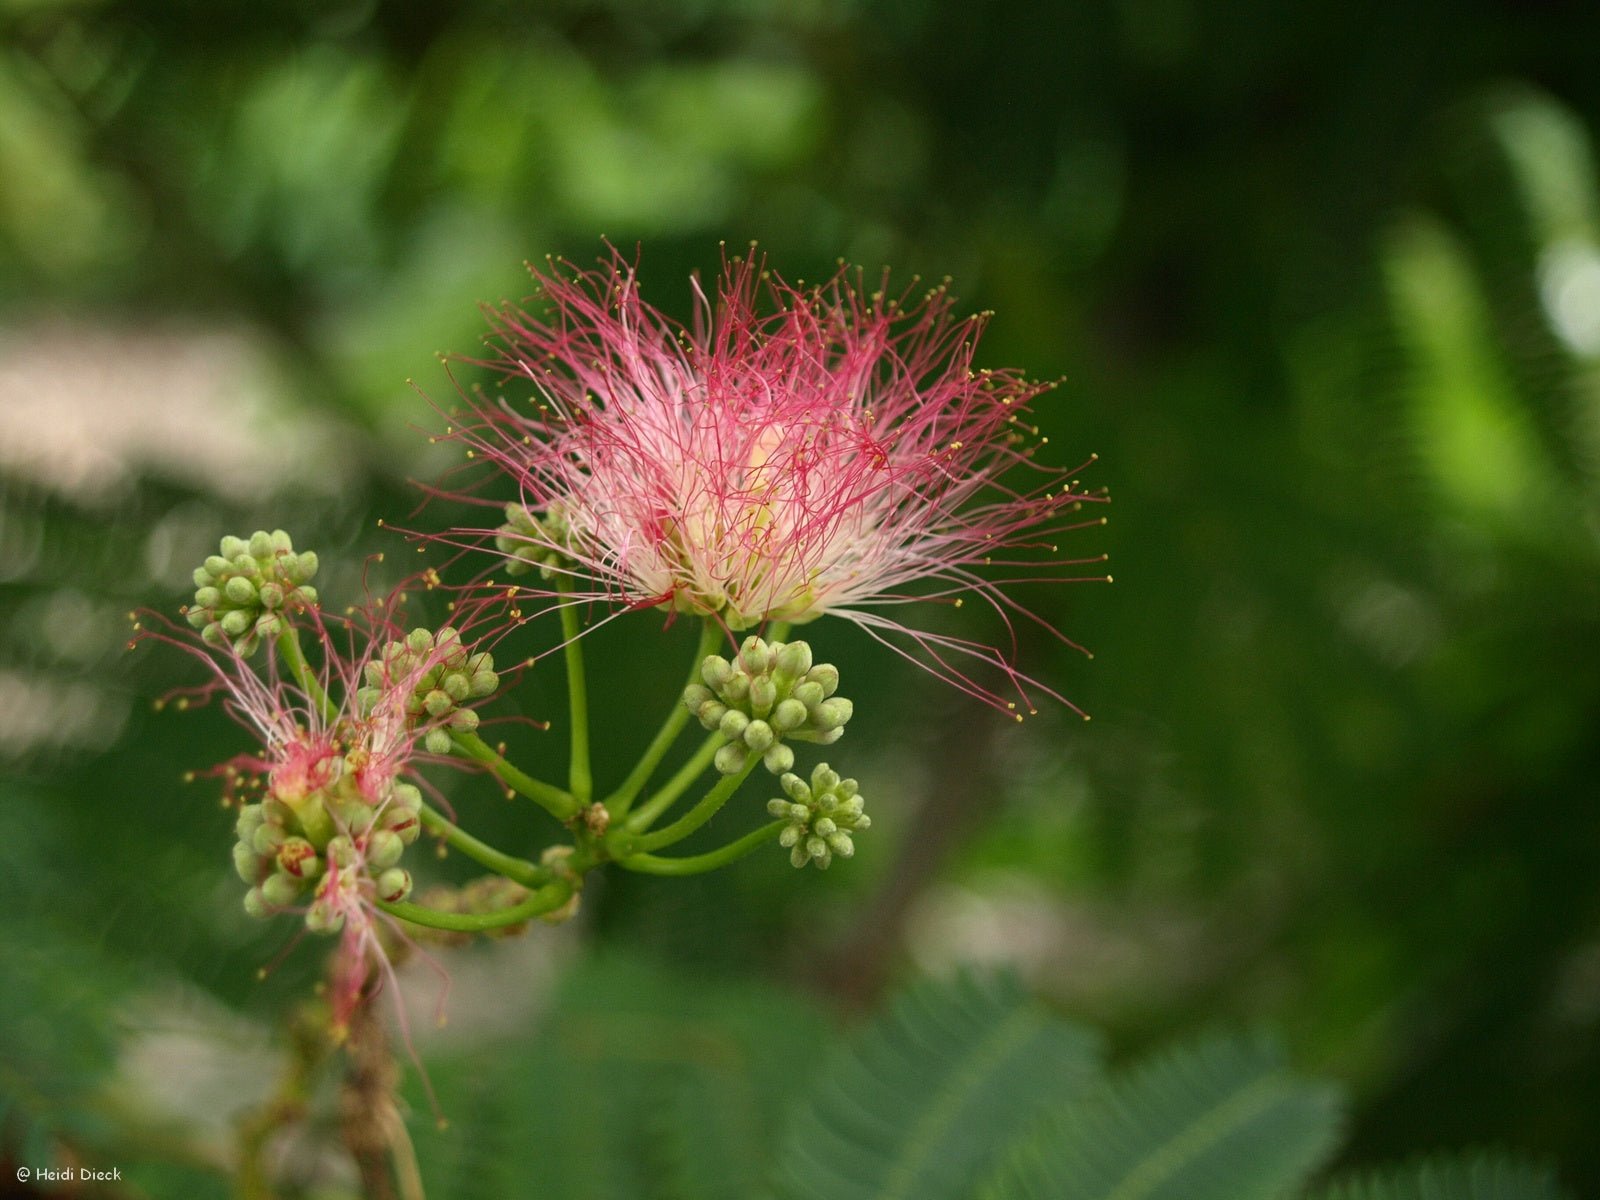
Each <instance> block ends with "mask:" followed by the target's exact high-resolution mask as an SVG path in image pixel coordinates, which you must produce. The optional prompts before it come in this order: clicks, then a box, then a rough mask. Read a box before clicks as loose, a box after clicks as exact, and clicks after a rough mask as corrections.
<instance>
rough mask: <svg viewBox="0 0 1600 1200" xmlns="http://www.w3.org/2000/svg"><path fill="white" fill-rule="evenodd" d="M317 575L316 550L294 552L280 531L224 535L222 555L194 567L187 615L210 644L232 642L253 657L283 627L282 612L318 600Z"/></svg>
mask: <svg viewBox="0 0 1600 1200" xmlns="http://www.w3.org/2000/svg"><path fill="white" fill-rule="evenodd" d="M316 573H317V555H316V552H315V551H313V550H305V551H302V552H301V553H299V554H296V553H295V549H294V544H293V543H292V542H291V541H290V540H289V535H288V534H287V533H285V532H284V531H283V530H281V529H274V530H273V531H272V532H271V533H268V532H267V531H266V530H264V529H258V530H256V531H255V532H254V533H252V534H251V535H250V536H249V537H248V538H238V537H225V538H223V539H222V546H221V552H220V553H218V554H213V555H212V556H211V557H210V558H208V559H206V561H205V562H204V564H202V565H201V566H198V567H196V568H195V569H194V587H195V592H194V603H193V604H191V605H190V606H189V607H188V608H187V609H186V610H185V615H186V616H187V617H188V620H189V624H190V625H193V626H194V627H195V628H196V629H198V630H199V631H200V636H201V637H203V638H204V639H205V640H206V641H207V642H209V643H211V644H212V645H214V646H220V645H222V643H223V642H231V643H232V644H233V648H234V649H235V650H237V651H238V652H239V653H240V654H245V655H249V654H253V653H255V650H256V647H257V646H259V645H260V644H261V642H262V640H263V639H264V638H270V637H272V636H273V635H274V634H276V633H277V632H278V630H279V629H280V628H281V627H282V624H283V618H282V613H283V612H284V611H285V610H287V609H288V608H291V607H293V606H295V605H310V604H315V603H316V602H317V589H316V588H314V587H312V586H310V581H311V578H312V576H314V575H315V574H316Z"/></svg>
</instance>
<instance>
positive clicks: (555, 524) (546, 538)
mask: <svg viewBox="0 0 1600 1200" xmlns="http://www.w3.org/2000/svg"><path fill="white" fill-rule="evenodd" d="M494 532H495V537H494V548H495V549H496V550H498V551H500V553H501V554H504V555H505V556H506V574H508V575H526V574H527V573H528V572H529V571H531V570H533V569H534V568H535V567H537V568H538V569H539V574H540V575H541V576H542V577H543V578H545V579H549V578H550V576H551V575H552V574H554V573H555V570H556V569H557V568H559V567H560V566H561V564H562V561H563V559H564V555H562V553H561V552H560V551H559V550H557V549H556V548H555V547H557V546H564V545H566V544H567V535H568V532H569V531H568V527H567V516H566V513H565V512H564V511H563V510H562V507H561V505H560V504H551V505H550V506H549V507H547V508H546V509H545V510H544V515H543V516H542V517H538V516H535V515H534V513H533V510H532V509H531V508H529V507H528V506H527V505H526V504H517V503H515V502H513V503H511V504H508V505H506V523H505V524H504V525H502V526H500V528H498V529H496V530H495V531H494Z"/></svg>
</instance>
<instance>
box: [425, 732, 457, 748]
mask: <svg viewBox="0 0 1600 1200" xmlns="http://www.w3.org/2000/svg"><path fill="white" fill-rule="evenodd" d="M422 744H423V746H424V747H426V749H427V751H428V753H429V754H449V753H450V745H451V743H450V731H449V730H448V729H430V730H428V735H427V736H426V737H424V738H423V739H422Z"/></svg>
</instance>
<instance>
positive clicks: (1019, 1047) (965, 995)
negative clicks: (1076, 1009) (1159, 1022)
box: [777, 977, 1099, 1200]
mask: <svg viewBox="0 0 1600 1200" xmlns="http://www.w3.org/2000/svg"><path fill="white" fill-rule="evenodd" d="M1098 1073H1099V1043H1098V1039H1097V1038H1096V1037H1095V1036H1094V1035H1093V1034H1091V1033H1088V1032H1086V1031H1084V1030H1082V1029H1080V1028H1078V1027H1077V1026H1075V1025H1071V1024H1069V1023H1067V1022H1065V1021H1062V1020H1059V1019H1057V1018H1054V1017H1052V1016H1050V1015H1049V1014H1048V1013H1047V1012H1045V1011H1044V1010H1042V1009H1041V1008H1039V1007H1038V1006H1037V1005H1035V1004H1034V1003H1032V1002H1030V1001H1029V1000H1028V999H1027V997H1026V996H1025V995H1024V994H1023V992H1022V990H1021V988H1020V987H1019V986H1018V985H1017V984H1016V983H1015V982H1014V981H1013V980H1010V979H993V978H987V979H982V978H976V977H963V978H960V979H957V980H955V981H952V982H926V983H922V984H919V985H917V986H915V987H913V988H911V989H910V990H909V991H907V992H906V993H904V994H903V995H902V996H900V998H899V999H898V1000H897V1001H896V1002H895V1003H893V1004H892V1005H891V1006H890V1007H889V1009H888V1010H887V1011H886V1012H885V1013H884V1014H883V1015H882V1016H880V1017H879V1018H878V1019H877V1020H875V1021H873V1022H872V1023H871V1024H870V1025H869V1026H867V1028H865V1029H864V1030H862V1031H861V1032H860V1033H859V1034H858V1035H857V1036H855V1037H853V1038H851V1039H849V1040H848V1042H847V1043H846V1044H845V1045H844V1046H843V1047H841V1048H840V1050H839V1051H838V1052H837V1053H836V1054H834V1055H833V1057H832V1059H831V1061H830V1062H829V1065H828V1067H827V1069H826V1070H825V1071H824V1072H823V1074H822V1076H821V1078H820V1079H819V1080H818V1083H817V1086H816V1087H815V1088H814V1089H813V1090H812V1092H811V1094H810V1096H809V1098H808V1101H807V1103H806V1104H805V1105H804V1107H803V1108H801V1109H800V1110H799V1111H798V1112H797V1113H796V1115H795V1119H794V1120H793V1121H791V1123H790V1125H789V1129H788V1134H787V1136H786V1138H785V1139H784V1141H783V1144H782V1146H781V1148H780V1151H779V1160H778V1168H777V1184H778V1190H779V1192H780V1193H781V1194H782V1195H783V1196H784V1197H786V1198H788V1200H868V1198H869V1197H870V1198H871V1200H943V1198H946V1197H949V1198H952V1200H953V1198H955V1197H965V1196H970V1195H971V1194H972V1190H973V1186H974V1185H975V1183H976V1182H977V1180H978V1179H979V1178H981V1176H982V1174H983V1172H984V1171H985V1169H986V1168H987V1167H988V1166H989V1164H990V1163H991V1162H992V1160H993V1158H994V1156H995V1154H996V1153H997V1152H998V1151H999V1150H1000V1149H1001V1148H1002V1147H1004V1146H1005V1145H1006V1144H1007V1143H1008V1142H1009V1141H1010V1140H1011V1139H1012V1138H1013V1137H1015V1135H1016V1133H1017V1132H1018V1131H1019V1130H1021V1129H1024V1128H1026V1127H1027V1126H1028V1125H1029V1124H1030V1123H1031V1122H1032V1121H1033V1120H1035V1119H1036V1118H1037V1117H1038V1116H1039V1114H1040V1113H1041V1112H1043V1111H1044V1110H1045V1109H1046V1108H1048V1107H1050V1106H1052V1105H1055V1104H1060V1103H1064V1102H1065V1101H1067V1100H1069V1099H1071V1098H1073V1097H1076V1096H1078V1095H1081V1094H1082V1093H1083V1092H1084V1091H1086V1090H1088V1089H1089V1088H1090V1087H1091V1086H1093V1084H1094V1082H1095V1081H1096V1080H1097V1078H1098Z"/></svg>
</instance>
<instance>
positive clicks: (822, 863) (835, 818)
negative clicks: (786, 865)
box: [767, 763, 872, 871]
mask: <svg viewBox="0 0 1600 1200" xmlns="http://www.w3.org/2000/svg"><path fill="white" fill-rule="evenodd" d="M779 782H780V783H781V784H782V786H783V790H784V791H785V792H786V793H787V794H788V799H784V798H782V797H779V798H776V799H773V800H769V801H767V811H768V812H769V813H771V814H772V815H773V816H775V817H782V818H783V819H784V820H786V821H788V822H789V824H788V825H786V826H785V827H784V830H783V832H782V833H780V834H779V835H778V844H779V845H780V846H783V847H784V848H785V849H787V850H788V851H789V861H790V862H791V863H793V864H794V865H795V866H796V867H803V866H805V865H806V864H807V863H815V864H816V865H817V867H818V868H820V869H822V870H824V871H825V870H827V869H828V867H829V866H830V865H831V864H832V862H833V858H834V855H838V856H839V857H840V858H849V857H850V856H851V855H853V854H854V853H855V852H856V845H855V842H854V840H853V839H852V837H851V835H852V834H855V833H859V832H861V830H863V829H867V828H869V827H870V826H871V825H872V818H871V817H869V816H867V814H866V813H865V812H863V811H862V808H863V807H864V804H865V802H864V801H863V799H862V797H861V792H860V790H859V788H858V787H857V785H856V781H855V780H854V779H840V778H839V773H838V772H837V771H835V770H833V769H832V768H830V767H829V766H828V764H827V763H819V764H818V765H817V769H816V770H815V771H812V772H811V782H810V783H807V782H806V781H805V780H804V779H801V778H800V776H798V775H785V776H784V777H783V778H782V779H781V780H779Z"/></svg>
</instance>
